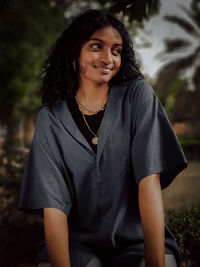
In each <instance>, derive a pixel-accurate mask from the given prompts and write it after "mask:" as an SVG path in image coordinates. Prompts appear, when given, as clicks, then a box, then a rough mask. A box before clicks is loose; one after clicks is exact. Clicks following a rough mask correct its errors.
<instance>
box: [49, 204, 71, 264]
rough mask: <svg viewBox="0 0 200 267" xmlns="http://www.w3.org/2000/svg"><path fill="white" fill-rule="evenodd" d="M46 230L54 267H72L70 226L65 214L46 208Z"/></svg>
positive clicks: (50, 256)
mask: <svg viewBox="0 0 200 267" xmlns="http://www.w3.org/2000/svg"><path fill="white" fill-rule="evenodd" d="M44 230H45V240H46V245H47V250H48V254H49V258H50V261H51V266H52V267H70V266H71V265H70V257H69V241H68V224H67V216H66V214H65V213H64V212H62V211H61V210H59V209H55V208H44Z"/></svg>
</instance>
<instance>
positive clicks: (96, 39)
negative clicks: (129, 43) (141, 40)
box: [89, 38, 122, 46]
mask: <svg viewBox="0 0 200 267" xmlns="http://www.w3.org/2000/svg"><path fill="white" fill-rule="evenodd" d="M93 40H95V41H99V42H101V43H104V41H103V40H101V39H98V38H91V39H90V40H89V41H93ZM114 45H115V46H122V44H121V43H119V44H118V43H116V44H114Z"/></svg>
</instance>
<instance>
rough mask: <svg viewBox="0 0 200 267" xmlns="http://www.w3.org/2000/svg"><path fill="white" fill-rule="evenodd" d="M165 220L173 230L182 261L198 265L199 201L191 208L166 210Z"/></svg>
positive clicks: (199, 261)
mask: <svg viewBox="0 0 200 267" xmlns="http://www.w3.org/2000/svg"><path fill="white" fill-rule="evenodd" d="M166 215H167V216H166V222H167V225H168V226H169V228H170V229H171V231H172V232H173V234H174V236H175V238H176V240H177V244H178V246H179V248H180V251H181V254H182V258H183V261H184V262H190V263H192V265H190V266H200V202H199V203H197V205H194V206H192V208H191V209H187V210H186V209H183V210H168V211H167V214H166Z"/></svg>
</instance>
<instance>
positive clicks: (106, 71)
mask: <svg viewBox="0 0 200 267" xmlns="http://www.w3.org/2000/svg"><path fill="white" fill-rule="evenodd" d="M99 70H100V72H101V73H103V74H109V73H110V72H111V71H112V69H109V68H99Z"/></svg>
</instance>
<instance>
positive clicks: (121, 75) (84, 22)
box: [40, 9, 144, 105]
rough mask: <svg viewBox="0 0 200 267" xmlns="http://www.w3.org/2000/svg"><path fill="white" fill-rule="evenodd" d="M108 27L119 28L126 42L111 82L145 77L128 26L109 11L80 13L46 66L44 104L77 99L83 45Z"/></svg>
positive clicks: (94, 10) (44, 67) (56, 43)
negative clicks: (118, 67) (117, 68)
mask: <svg viewBox="0 0 200 267" xmlns="http://www.w3.org/2000/svg"><path fill="white" fill-rule="evenodd" d="M106 26H112V27H113V28H115V29H116V30H117V31H118V32H119V33H120V35H121V37H122V40H123V48H122V53H121V66H120V69H119V72H118V73H117V74H116V75H115V76H114V77H113V78H112V79H111V80H112V81H121V80H124V79H126V78H128V77H133V78H136V77H139V76H140V77H142V78H144V76H143V75H142V73H141V72H140V65H139V63H138V61H137V60H136V58H135V52H134V50H133V43H132V40H131V38H130V35H129V33H128V31H127V30H126V28H125V26H124V24H123V23H122V22H121V21H119V20H118V19H117V18H115V17H114V16H112V15H111V14H108V13H106V12H105V11H101V10H97V9H90V10H87V11H86V12H84V13H81V14H79V15H78V16H77V17H76V18H75V19H74V20H73V21H72V23H71V24H70V25H69V26H68V27H67V28H66V29H65V30H64V32H63V33H62V34H61V36H60V37H59V38H58V39H57V41H56V42H55V44H54V45H53V46H52V48H51V50H50V52H49V57H48V58H47V59H46V60H45V62H44V64H43V70H44V73H43V78H42V79H43V83H42V87H41V89H40V95H41V97H42V104H47V105H52V104H53V103H54V102H55V101H56V100H58V99H60V98H61V99H66V100H71V99H72V97H74V95H75V92H76V90H77V89H78V71H76V72H75V70H74V67H73V61H75V62H77V58H78V57H79V55H80V51H81V48H82V46H83V44H84V43H86V42H87V41H88V40H89V38H90V37H91V36H92V34H93V33H94V32H95V31H96V30H98V29H101V28H103V27H106ZM76 70H78V66H77V64H76ZM111 80H110V82H111Z"/></svg>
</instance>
